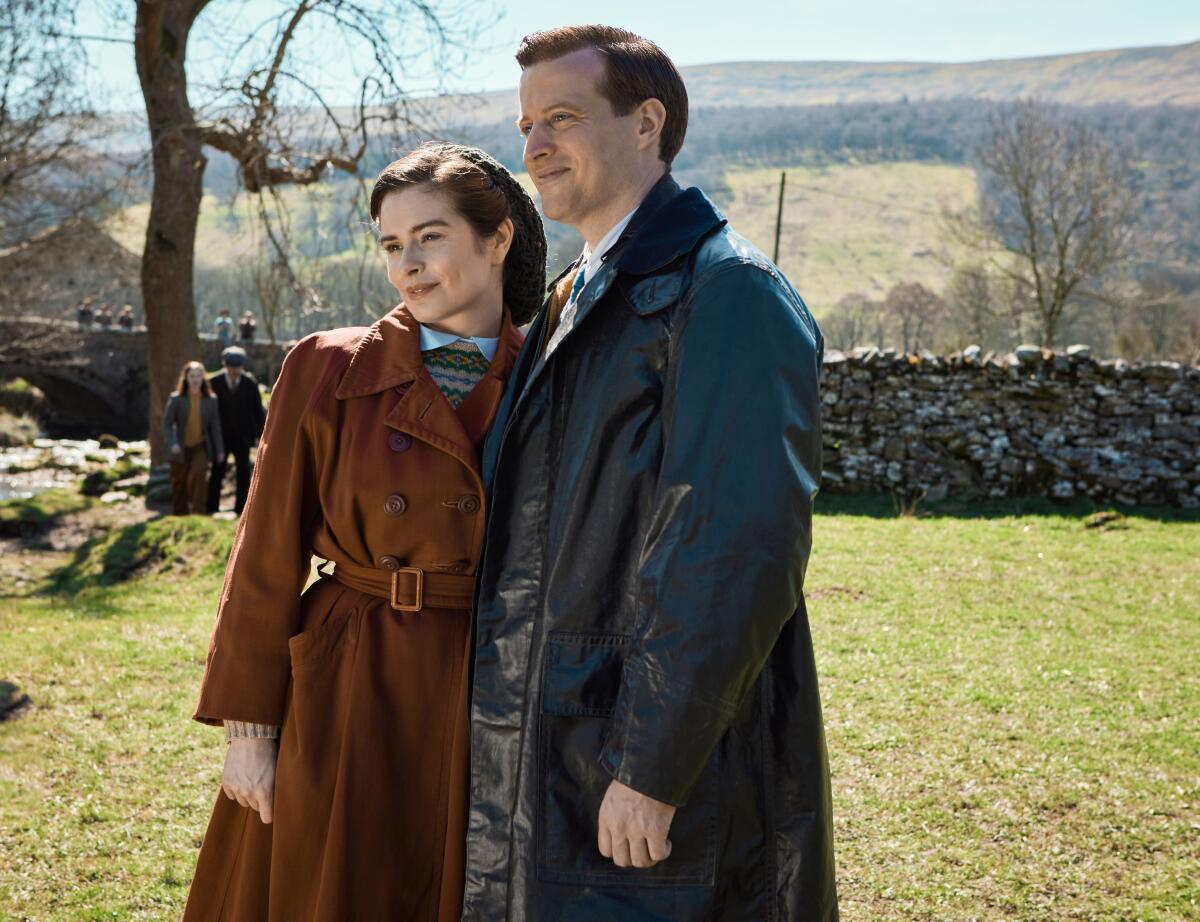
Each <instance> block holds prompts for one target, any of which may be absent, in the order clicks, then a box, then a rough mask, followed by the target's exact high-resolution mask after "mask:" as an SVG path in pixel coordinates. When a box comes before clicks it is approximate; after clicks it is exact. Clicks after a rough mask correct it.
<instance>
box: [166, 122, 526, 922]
mask: <svg viewBox="0 0 1200 922" xmlns="http://www.w3.org/2000/svg"><path fill="white" fill-rule="evenodd" d="M371 216H372V218H373V219H374V220H375V221H376V223H377V225H378V229H379V233H380V242H381V244H382V245H383V248H384V250H385V252H386V254H387V268H388V278H389V280H390V281H391V283H392V284H393V285H394V286H395V287H396V289H397V290H398V291H399V293H400V296H401V298H402V303H401V304H400V306H399V307H397V308H395V309H394V310H393V311H391V312H390V313H389V314H387V315H386V316H385V317H383V318H382V319H381V320H379V321H378V322H377V323H375V325H374V326H372V327H370V328H369V329H363V328H352V329H343V330H334V331H332V332H327V333H317V334H314V335H312V336H309V337H307V338H305V339H304V340H302V341H301V342H300V343H299V344H297V346H296V347H295V348H294V349H293V350H292V352H291V353H290V354H289V355H288V357H287V360H286V361H285V362H284V366H283V370H282V372H281V374H280V378H279V380H278V382H277V383H276V386H275V389H274V393H273V395H272V397H271V402H270V406H269V408H268V411H267V422H266V430H265V432H264V433H263V439H262V443H261V446H260V448H259V453H258V463H257V464H256V465H255V470H254V476H253V479H252V482H251V487H250V495H249V499H248V501H247V504H246V510H245V513H244V515H243V517H242V519H241V523H240V525H239V529H238V533H237V537H236V539H235V542H234V547H233V552H232V554H231V556H230V560H229V566H228V570H227V572H226V577H225V585H224V588H223V589H222V592H221V598H220V607H219V611H218V615H217V625H216V629H215V631H214V633H213V638H212V642H211V645H210V648H209V655H208V664H207V668H206V672H205V677H204V684H203V688H202V690H201V694H200V702H199V704H198V706H197V709H196V714H195V717H196V719H197V720H199V721H202V722H204V723H208V724H218V725H219V724H224V726H225V729H226V735H227V737H228V738H229V739H230V740H231V742H230V745H229V750H228V753H227V757H226V761H225V769H224V772H223V774H222V778H221V783H222V790H223V793H222V794H221V795H219V796H218V797H217V803H216V807H215V809H214V811H213V815H212V820H211V822H210V824H209V827H208V831H207V834H206V835H205V838H204V844H203V846H202V848H201V851H200V857H199V861H198V865H197V868H196V875H195V878H194V880H193V882H192V889H191V894H190V896H189V899H188V905H187V910H186V913H185V915H184V919H185V922H218V920H234V922H457V920H458V919H459V916H460V907H461V900H462V887H463V865H464V849H465V837H466V824H465V813H466V810H465V808H466V797H467V773H468V750H467V726H468V720H467V675H468V669H467V662H468V653H469V647H470V642H471V636H472V635H471V616H470V609H471V604H472V594H473V592H474V585H475V573H476V567H477V564H478V561H479V553H480V545H481V541H482V535H483V522H484V516H485V514H486V509H485V508H484V501H483V484H482V482H481V480H480V463H479V455H478V448H479V445H480V443H481V441H482V439H483V437H484V435H485V433H486V432H487V431H488V428H489V426H490V425H491V422H492V419H493V417H494V416H495V413H496V409H497V406H498V404H499V401H500V397H501V394H502V393H503V391H504V386H505V382H506V381H507V378H508V375H509V371H510V369H511V368H512V365H513V362H514V360H515V359H516V355H517V352H518V350H519V349H520V345H521V341H522V337H521V334H520V332H519V331H518V330H517V327H516V324H518V323H524V322H526V321H527V320H528V319H529V318H530V317H531V316H532V315H533V313H534V311H536V309H537V308H538V306H539V303H540V300H541V293H542V291H543V289H544V285H545V253H546V249H545V246H546V245H545V238H544V236H543V233H542V228H541V221H540V218H539V217H538V214H537V211H536V208H535V207H534V205H533V203H532V201H530V199H529V197H528V195H526V194H525V192H523V191H522V190H521V188H520V186H519V184H518V183H517V182H516V181H515V180H514V179H513V177H512V176H511V175H510V174H509V173H508V171H507V170H505V169H504V168H503V167H502V166H500V165H499V164H498V163H496V162H495V161H493V160H492V159H491V158H489V157H487V156H486V155H485V154H483V153H482V152H480V151H476V150H472V149H470V148H459V147H452V146H449V145H431V146H426V147H422V148H418V149H417V150H416V151H414V152H413V153H411V154H409V155H408V156H407V157H404V158H402V159H401V160H398V161H396V162H395V163H393V164H392V165H391V166H389V167H388V168H387V169H386V170H384V172H383V173H382V174H380V177H379V180H378V181H377V183H376V185H375V189H374V192H373V194H372V197H371ZM489 353H490V356H489ZM314 554H315V555H316V556H318V557H320V558H323V559H324V560H326V561H329V562H330V564H331V565H330V564H325V565H322V567H321V572H322V578H321V579H318V580H317V581H316V582H315V583H313V584H312V585H311V586H310V587H309V588H308V589H306V590H304V592H303V595H302V594H301V589H302V587H303V586H304V584H305V582H306V580H307V579H308V578H309V572H310V558H311V556H312V555H314Z"/></svg>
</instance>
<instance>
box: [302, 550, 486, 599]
mask: <svg viewBox="0 0 1200 922" xmlns="http://www.w3.org/2000/svg"><path fill="white" fill-rule="evenodd" d="M330 563H332V564H333V572H332V573H329V572H326V571H325V569H324V565H322V568H321V575H322V576H332V577H333V578H334V579H336V580H337V581H338V582H339V583H341V584H342V585H343V586H348V587H349V588H351V589H356V590H358V591H359V592H365V593H367V594H368V595H373V596H378V597H379V598H381V599H387V600H388V602H389V603H390V604H391V606H392V608H393V609H394V610H396V611H421V609H423V608H462V609H470V608H471V606H472V604H473V602H474V597H475V577H473V576H463V575H461V574H458V573H437V572H430V571H428V570H422V569H421V568H420V567H400V568H399V569H396V570H382V569H379V568H378V567H360V566H358V565H357V564H352V563H342V562H340V561H330Z"/></svg>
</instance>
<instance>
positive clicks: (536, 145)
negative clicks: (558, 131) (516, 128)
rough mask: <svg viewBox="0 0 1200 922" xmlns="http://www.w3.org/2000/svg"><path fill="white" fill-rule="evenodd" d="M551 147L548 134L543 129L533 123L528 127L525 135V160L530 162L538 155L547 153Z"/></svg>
mask: <svg viewBox="0 0 1200 922" xmlns="http://www.w3.org/2000/svg"><path fill="white" fill-rule="evenodd" d="M552 147H553V145H552V144H551V143H550V137H549V134H548V133H547V132H546V131H545V130H544V129H542V128H540V127H539V126H537V125H534V126H533V127H532V128H530V129H529V134H527V135H525V157H524V159H525V162H526V163H532V162H533V161H534V160H537V159H538V158H539V157H545V156H547V155H549V153H550V151H551V149H552Z"/></svg>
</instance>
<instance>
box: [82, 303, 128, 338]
mask: <svg viewBox="0 0 1200 922" xmlns="http://www.w3.org/2000/svg"><path fill="white" fill-rule="evenodd" d="M94 303H95V299H93V298H91V297H86V298H84V299H83V300H82V301H80V302H79V306H78V307H76V308H75V322H76V323H78V324H79V327H80V329H83V330H90V329H92V326H93V325H95V326H97V327H99V328H100V329H101V330H111V329H112V327H113V324H114V323H115V324H116V327H117V329H118V330H120V331H121V332H123V333H132V332H133V328H134V325H135V322H134V318H133V305H132V304H126V305H125V306H124V307H122V308H121V312H120V313H118V314H116V315H114V314H113V312H112V309H111V308H110V307H109V306H108V305H107V304H104V303H102V304H101V305H100V306H99V307H95V308H93V307H92V304H94Z"/></svg>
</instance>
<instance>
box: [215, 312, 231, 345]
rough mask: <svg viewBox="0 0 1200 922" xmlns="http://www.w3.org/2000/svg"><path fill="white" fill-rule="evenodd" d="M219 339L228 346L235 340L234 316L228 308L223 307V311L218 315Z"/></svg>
mask: <svg viewBox="0 0 1200 922" xmlns="http://www.w3.org/2000/svg"><path fill="white" fill-rule="evenodd" d="M216 328H217V341H218V342H219V343H220V344H221V345H222V346H228V345H229V344H230V343H232V342H233V318H232V317H230V316H229V309H228V308H225V307H223V308H221V313H219V314H218V315H217V322H216Z"/></svg>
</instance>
